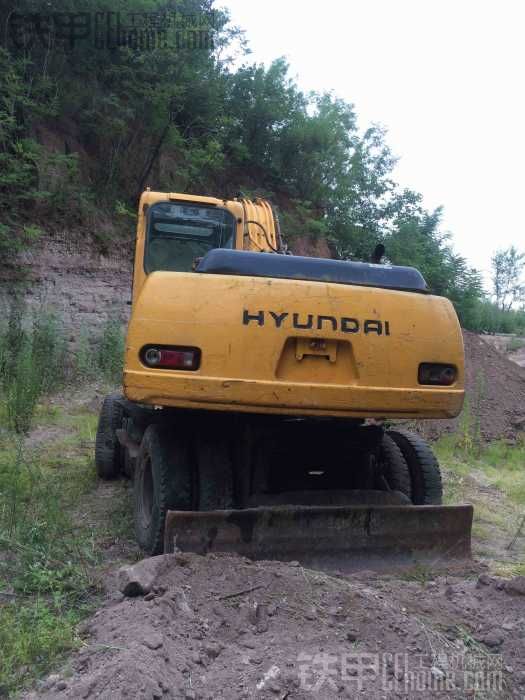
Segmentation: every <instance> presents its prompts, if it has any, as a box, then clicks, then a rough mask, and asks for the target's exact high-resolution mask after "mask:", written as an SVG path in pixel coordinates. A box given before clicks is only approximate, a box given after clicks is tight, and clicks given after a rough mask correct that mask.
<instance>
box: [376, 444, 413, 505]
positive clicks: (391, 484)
mask: <svg viewBox="0 0 525 700" xmlns="http://www.w3.org/2000/svg"><path fill="white" fill-rule="evenodd" d="M379 462H380V473H381V478H382V480H384V481H386V486H387V487H388V489H389V490H391V491H400V492H401V493H403V494H404V495H405V496H407V498H409V499H411V498H412V486H411V479H410V471H409V468H408V465H407V462H406V460H405V457H404V456H403V454H402V451H401V450H400V449H399V447H398V446H397V444H396V443H395V442H394V440H393V439H392V438H391V437H390V436H389V435H386V434H385V435H383V439H382V440H381V446H380V450H379Z"/></svg>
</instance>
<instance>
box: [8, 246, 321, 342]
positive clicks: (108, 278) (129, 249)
mask: <svg viewBox="0 0 525 700" xmlns="http://www.w3.org/2000/svg"><path fill="white" fill-rule="evenodd" d="M113 245H114V249H113V250H112V252H111V254H109V255H102V254H100V253H99V252H97V251H96V250H95V249H94V247H93V244H92V243H91V242H89V241H87V240H84V241H83V240H82V239H81V238H79V237H78V236H75V240H71V236H69V235H68V233H67V232H63V233H55V234H54V235H53V236H46V237H43V238H41V239H39V240H38V241H37V242H36V243H35V244H34V245H33V246H32V247H31V249H30V250H27V251H25V252H24V253H22V254H21V255H20V256H18V258H17V259H16V260H14V261H12V262H10V263H9V264H6V263H4V264H3V265H2V266H1V267H0V313H2V314H3V315H5V313H6V310H7V308H8V306H9V303H10V301H11V300H12V298H13V296H14V295H15V294H16V293H19V294H20V295H21V296H22V297H23V298H24V299H25V301H26V304H27V307H28V309H29V310H38V309H40V308H45V309H46V310H50V311H54V312H55V313H57V314H58V315H59V316H60V317H61V318H62V320H63V322H64V327H65V329H66V332H67V333H68V336H69V338H70V340H71V341H74V340H75V339H76V338H77V337H78V336H79V334H80V333H81V332H82V331H83V332H85V333H88V334H89V333H91V332H93V333H96V331H97V329H98V328H99V327H100V326H101V325H103V324H104V322H105V321H107V319H108V318H112V319H118V320H120V321H122V323H125V322H126V321H127V319H128V317H129V312H130V306H129V305H128V304H127V302H128V301H129V300H130V299H131V283H132V276H133V262H132V257H133V244H132V243H131V242H117V243H114V244H113ZM290 248H291V250H292V251H293V253H294V254H295V255H307V256H312V257H320V258H330V257H332V253H331V251H330V248H329V246H328V244H327V242H326V240H324V239H321V238H315V239H314V238H310V237H309V236H302V237H299V238H295V239H294V240H293V242H292V243H291V245H290Z"/></svg>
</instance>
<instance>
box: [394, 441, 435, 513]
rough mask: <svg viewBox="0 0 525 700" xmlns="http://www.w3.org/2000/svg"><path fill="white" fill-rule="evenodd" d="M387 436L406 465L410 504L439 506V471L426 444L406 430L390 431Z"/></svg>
mask: <svg viewBox="0 0 525 700" xmlns="http://www.w3.org/2000/svg"><path fill="white" fill-rule="evenodd" d="M388 435H389V436H390V437H391V439H392V440H393V441H394V442H395V443H396V445H397V446H398V447H399V449H400V450H401V452H402V453H403V456H404V458H405V459H406V462H407V464H408V469H409V471H410V479H411V482H412V502H413V503H414V504H415V505H437V506H439V505H441V503H442V502H443V483H442V481H441V470H440V468H439V463H438V461H437V459H436V457H435V456H434V453H433V452H432V450H431V449H430V447H429V445H428V443H427V442H426V441H425V440H423V438H422V437H420V436H419V435H416V434H414V433H411V432H409V431H408V430H402V429H398V428H396V429H391V430H389V431H388Z"/></svg>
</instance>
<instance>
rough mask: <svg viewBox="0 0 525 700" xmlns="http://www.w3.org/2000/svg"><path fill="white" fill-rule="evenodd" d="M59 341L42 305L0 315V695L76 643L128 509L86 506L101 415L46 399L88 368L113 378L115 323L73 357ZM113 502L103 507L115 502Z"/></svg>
mask: <svg viewBox="0 0 525 700" xmlns="http://www.w3.org/2000/svg"><path fill="white" fill-rule="evenodd" d="M66 348H67V343H66V340H65V336H64V334H63V332H62V330H61V326H60V323H59V322H58V320H57V319H56V317H54V316H53V315H52V314H51V313H47V312H45V310H42V309H40V310H38V312H36V313H33V314H29V313H28V312H27V311H26V310H25V309H24V308H23V307H22V306H21V305H20V304H18V303H17V302H16V301H15V302H14V303H13V305H12V306H11V309H10V311H9V314H8V316H7V320H6V321H4V322H2V321H1V320H0V373H1V375H0V421H1V423H0V425H2V426H5V428H4V429H3V430H2V429H0V697H9V696H10V695H12V694H14V693H16V692H17V691H18V690H20V689H21V688H22V687H23V686H24V685H27V684H28V683H29V682H30V681H32V680H34V679H35V678H38V677H39V676H40V675H42V674H45V673H47V672H48V671H49V670H50V669H51V668H52V666H53V665H54V664H55V663H57V661H58V659H59V658H60V656H61V655H63V654H65V653H66V652H67V651H69V650H71V649H72V648H74V647H75V646H77V645H78V643H79V639H78V636H77V633H76V628H77V624H78V622H79V621H80V620H81V619H83V617H85V616H86V615H87V614H88V612H89V611H90V610H92V608H93V606H94V605H95V604H96V601H97V599H98V593H99V585H98V582H97V575H96V567H97V566H98V564H99V563H100V561H101V553H102V549H103V543H104V542H105V540H109V541H110V542H113V541H115V540H116V539H118V538H119V537H120V536H121V537H122V538H124V537H125V536H126V535H128V534H129V530H127V531H126V528H127V527H129V518H130V517H131V516H130V512H128V513H127V517H126V518H124V513H122V514H120V513H119V518H113V517H111V515H110V514H109V513H108V512H107V511H108V505H107V504H106V506H105V511H104V509H103V508H102V509H100V513H99V512H98V510H97V513H96V515H97V517H95V518H94V517H92V515H93V514H92V513H90V512H89V506H87V505H86V504H87V503H88V502H89V499H90V498H91V509H92V510H93V511H94V510H96V508H95V507H94V505H95V504H96V498H93V497H91V496H90V494H91V492H92V491H93V490H94V487H95V485H96V474H95V468H94V463H93V446H94V440H95V433H96V427H97V421H98V416H96V415H94V414H93V413H92V412H90V411H88V410H87V409H86V408H85V407H80V408H77V409H75V408H74V401H73V402H71V403H72V405H73V408H72V410H70V411H69V412H67V413H66V410H65V409H64V408H62V406H61V405H60V403H59V402H58V401H57V400H55V401H54V402H52V401H51V400H49V398H47V399H46V398H45V397H49V395H50V394H51V393H52V392H54V393H56V392H57V390H60V389H62V388H65V387H66V386H68V383H69V386H71V384H72V380H74V381H75V382H76V384H77V385H81V384H82V383H84V380H86V379H87V378H89V373H90V372H92V373H93V375H94V376H96V377H97V379H98V380H100V379H102V380H103V381H106V382H112V383H113V382H116V381H119V380H120V374H121V370H122V356H123V335H122V330H121V328H120V326H119V324H117V323H115V322H112V321H108V323H107V324H106V325H105V326H104V328H103V330H102V333H101V336H100V337H99V338H96V339H94V344H93V345H92V347H91V348H90V349H89V350H88V349H86V348H84V350H85V352H84V354H82V348H80V352H79V355H78V357H77V359H76V361H73V362H71V361H69V358H70V357H71V353H70V352H66ZM66 358H68V361H69V364H66ZM88 359H89V361H90V362H91V361H92V362H93V364H92V365H89V366H88V365H86V366H85V367H84V366H83V365H82V362H86V361H87V360H88ZM114 500H115V503H114V502H113V500H111V501H110V502H109V503H110V506H109V509H112V508H115V509H117V508H120V503H119V502H117V500H118V499H114ZM80 504H82V508H81V509H80V508H79V506H80ZM126 506H128V504H127V503H126V504H125V505H122V509H123V510H124V508H125V507H126ZM128 507H129V506H128ZM120 515H122V517H120ZM99 521H101V522H100V524H99ZM113 523H118V527H113ZM117 529H118V530H119V532H118V533H117Z"/></svg>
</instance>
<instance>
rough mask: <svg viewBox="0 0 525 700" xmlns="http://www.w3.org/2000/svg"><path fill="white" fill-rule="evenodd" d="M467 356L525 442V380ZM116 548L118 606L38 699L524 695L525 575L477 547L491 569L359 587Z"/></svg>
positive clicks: (106, 491)
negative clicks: (503, 570)
mask: <svg viewBox="0 0 525 700" xmlns="http://www.w3.org/2000/svg"><path fill="white" fill-rule="evenodd" d="M465 345H466V355H467V385H468V390H469V392H470V397H471V398H470V401H471V406H472V412H473V415H474V416H475V417H477V416H479V426H480V431H481V434H482V435H483V436H484V437H485V438H491V437H495V438H500V437H506V438H513V437H516V435H518V434H519V432H520V430H523V428H520V427H519V426H520V424H519V420H520V418H521V417H525V402H524V397H525V370H521V369H520V368H519V367H518V366H516V365H515V364H513V363H512V362H510V360H508V359H507V357H505V356H503V355H501V354H500V353H499V352H498V351H497V350H496V349H494V348H493V347H491V346H490V345H488V344H487V343H485V341H484V340H483V339H481V338H480V337H478V336H474V335H472V334H470V333H466V334H465ZM479 387H481V389H480V390H479V392H478V393H477V394H476V391H477V389H478V388H479ZM476 397H477V398H476ZM100 398H101V397H100V396H99V397H98V398H97V399H96V400H94V401H92V403H93V406H92V407H90V408H92V409H93V410H95V409H96V407H97V406H96V405H95V404H98V403H99V399H100ZM476 419H477V418H476ZM455 426H456V427H457V422H452V421H451V422H449V425H448V426H447V430H452V429H454V427H455ZM436 432H439V431H436ZM434 434H435V433H434ZM48 437H49V436H48ZM51 437H52V436H51ZM36 438H37V442H38V439H40V438H42V436H40V435H37V436H36ZM476 478H478V479H481V475H477V477H476ZM472 479H473V476H472V475H471V481H472ZM469 483H470V481H469ZM119 484H120V482H115V483H109V484H105V483H100V484H99V486H98V487H97V489H96V491H95V492H94V493H93V496H92V497H91V498H90V500H89V502H86V503H85V504H83V507H82V512H81V513H79V517H82V518H86V519H88V520H92V519H95V520H97V521H98V520H100V519H103V518H104V517H105V510H106V509H107V505H108V503H109V502H111V501H113V500H114V499H115V498H120V497H121V496H122V489H121V488H120V486H119ZM472 484H474V486H473V487H472V488H476V489H478V490H480V491H481V490H487V491H490V493H491V494H492V490H491V489H489V488H488V486H487V485H486V484H484V482H483V483H481V482H480V483H479V484H477V482H475V480H474V481H472ZM469 488H470V487H469ZM128 490H129V488H126V489H124V491H126V492H127V491H128ZM127 495H128V496H129V494H127ZM497 497H498V496H497V494H496V495H493V498H494V501H493V503H492V501H491V503H492V506H493V507H494V508H496V509H499V508H500V505H501V504H498V501H497ZM491 498H492V495H491ZM492 506H491V507H492ZM489 534H490V544H491V546H494V547H495V548H496V550H498V551H496V552H492V551H490V552H488V554H487V558H486V559H485V560H486V561H488V560H491V559H492V558H493V557H496V556H499V555H501V552H502V550H503V549H504V548H505V547H506V545H507V543H508V539H501V538H502V537H503V535H502V533H499V532H496V533H493V532H492V530H491V531H490V533H489ZM504 537H505V538H508V535H507V534H505V535H504ZM498 538H499V539H501V542H500V541H499V539H498ZM484 547H485V548H487V547H488V545H487V543H485V544H484ZM106 549H107V551H105V554H104V561H105V566H104V585H105V589H106V599H105V602H104V604H103V605H102V607H100V608H99V610H98V611H97V612H96V613H95V615H94V616H93V617H91V618H90V619H89V620H88V621H87V622H86V623H85V624H84V625H83V627H82V629H81V639H82V641H81V646H80V648H79V650H78V651H77V652H75V653H74V654H72V655H71V656H70V657H69V659H68V660H67V661H66V663H65V665H63V666H62V667H61V669H60V671H59V672H57V673H54V674H51V675H50V676H48V677H47V678H46V679H44V680H43V681H40V682H38V684H37V686H36V689H34V690H32V691H31V692H29V693H27V694H25V695H24V696H23V697H24V700H36V699H37V698H38V699H40V698H42V699H43V700H51V699H55V698H56V699H58V700H60V699H61V698H63V699H64V700H77V699H79V698H81V699H88V700H91V699H92V698H93V699H99V700H119V699H120V698H125V699H126V700H128V699H129V700H131V699H133V700H135V699H137V700H154V699H161V698H169V699H177V700H178V699H179V698H181V699H183V700H215V699H216V698H217V699H219V698H224V699H226V700H234V699H239V700H241V699H246V700H249V699H251V698H254V699H260V700H263V699H266V698H275V699H278V700H285V699H286V698H289V699H290V700H310V699H313V698H316V699H317V698H320V699H321V700H325V699H326V700H328V699H330V700H332V699H335V698H367V699H368V698H370V699H371V700H383V699H384V700H387V699H390V698H405V699H409V700H412V699H415V698H418V699H419V698H421V699H426V698H450V699H456V698H457V699H459V700H461V699H463V698H465V699H466V698H476V699H477V700H489V699H490V700H492V699H499V698H502V699H507V698H508V699H516V700H518V699H519V700H523V698H525V577H514V578H509V577H506V578H503V577H497V576H493V575H491V574H490V573H489V569H488V567H487V566H486V564H484V563H480V556H479V551H478V549H479V545H477V544H476V543H475V547H474V551H475V555H476V561H475V562H472V563H467V564H464V565H462V566H459V565H458V566H457V567H456V568H452V567H450V566H445V564H444V563H443V562H439V561H438V562H435V563H434V564H433V565H432V566H428V565H425V566H418V567H415V568H414V569H412V570H408V571H406V570H405V571H403V572H390V573H389V574H385V573H381V574H378V573H377V572H372V571H360V572H358V573H355V574H351V575H342V574H338V573H332V574H328V573H322V572H318V571H313V570H310V569H306V568H303V567H302V566H300V565H299V564H298V563H297V562H295V563H293V562H292V563H282V562H252V561H250V560H248V559H245V558H241V557H236V556H233V555H208V556H207V557H201V556H198V555H184V556H183V555H166V556H165V557H155V558H152V559H149V560H143V561H142V562H140V563H138V564H136V565H131V564H130V565H129V566H132V568H131V569H130V568H127V569H126V572H124V573H121V574H120V575H119V573H118V572H119V566H120V565H121V564H122V562H123V561H127V562H128V563H129V562H130V561H133V560H134V559H135V558H136V555H137V552H136V550H135V549H134V546H133V544H132V543H125V544H122V542H121V543H119V544H118V545H115V544H112V542H111V541H108V543H107V547H106ZM520 552H521V549H520ZM484 558H485V557H484ZM129 580H137V581H139V582H142V585H143V589H142V591H141V592H139V594H138V595H134V596H129V595H124V594H123V593H122V592H121V590H122V589H124V584H125V583H126V582H128V583H129ZM128 592H129V591H128Z"/></svg>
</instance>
